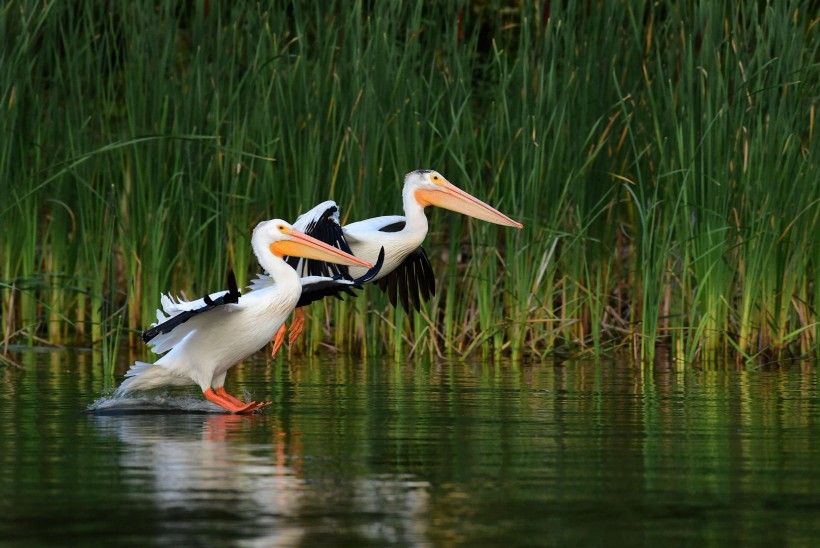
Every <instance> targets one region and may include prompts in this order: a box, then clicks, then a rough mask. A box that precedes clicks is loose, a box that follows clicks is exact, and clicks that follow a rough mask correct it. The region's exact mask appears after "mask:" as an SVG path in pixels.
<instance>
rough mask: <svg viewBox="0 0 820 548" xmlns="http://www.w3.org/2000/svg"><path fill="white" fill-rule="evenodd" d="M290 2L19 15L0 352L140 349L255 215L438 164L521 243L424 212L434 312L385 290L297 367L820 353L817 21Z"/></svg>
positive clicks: (392, 194) (350, 212)
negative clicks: (381, 358)
mask: <svg viewBox="0 0 820 548" xmlns="http://www.w3.org/2000/svg"><path fill="white" fill-rule="evenodd" d="M275 4H277V5H276V6H261V5H257V4H252V3H239V4H236V5H234V4H233V3H221V4H219V5H216V3H214V2H208V1H207V0H205V1H200V2H196V3H193V5H192V6H189V5H187V4H186V5H185V6H184V7H183V6H182V5H181V4H179V3H178V2H170V1H165V2H162V1H154V2H128V3H122V4H111V3H108V4H99V3H79V4H76V3H56V2H21V1H14V0H10V1H7V2H5V4H4V6H3V16H2V17H1V18H0V46H2V50H0V51H2V53H0V112H2V114H1V115H0V135H2V136H3V138H2V140H0V177H2V184H3V188H4V192H3V198H4V199H3V201H2V203H0V225H2V231H0V284H2V285H1V286H2V288H3V292H2V299H0V312H1V313H2V316H3V320H4V321H3V325H4V327H5V329H4V333H3V335H2V336H3V341H4V342H6V343H8V342H9V341H24V340H27V341H30V342H32V343H33V342H34V341H40V340H46V341H49V342H52V343H73V344H80V345H88V344H92V345H94V346H96V347H99V348H105V349H106V351H107V352H109V353H110V352H116V350H117V346H116V343H112V342H111V341H110V340H109V339H110V337H113V336H114V335H115V334H117V333H119V332H120V329H121V328H122V329H123V331H128V332H130V333H131V334H132V337H131V343H132V344H134V345H136V343H137V339H136V337H134V334H136V333H137V332H138V331H139V330H140V329H141V328H143V327H145V326H146V325H148V324H149V323H150V322H151V321H152V320H153V319H154V310H155V308H156V306H157V304H158V297H159V294H160V292H161V291H167V290H172V291H174V292H180V293H185V294H187V295H189V296H195V295H200V294H202V293H204V292H206V291H212V290H216V289H220V288H221V287H222V286H223V283H224V278H225V273H226V271H227V269H228V268H229V267H233V268H234V269H235V270H236V271H237V273H238V275H239V277H240V282H241V281H243V280H244V281H247V280H248V279H250V277H252V276H253V275H254V274H255V273H256V272H257V271H258V270H259V268H258V265H257V264H256V262H255V260H254V257H253V255H252V252H251V250H250V247H249V239H250V232H251V230H252V228H253V226H254V225H255V224H256V223H257V222H259V221H260V220H263V219H266V218H271V217H282V218H286V219H294V218H295V217H296V216H297V215H298V214H299V213H300V212H302V211H304V210H306V209H308V208H310V207H312V206H313V205H314V204H316V203H317V202H319V201H321V200H324V199H328V198H332V199H335V200H337V201H338V202H339V204H340V205H341V207H342V209H343V211H342V216H343V218H344V219H349V220H351V221H353V220H358V219H363V218H366V217H372V216H377V215H383V214H397V213H400V212H401V200H400V189H401V181H402V178H403V175H404V174H405V173H406V172H408V171H411V170H413V169H418V168H434V169H437V170H438V171H440V172H442V173H443V174H444V175H445V176H446V177H448V178H449V179H450V181H452V182H453V183H455V184H456V185H458V186H460V187H462V188H464V189H466V190H468V191H469V192H471V193H472V194H474V195H476V196H478V197H480V198H481V199H483V200H485V201H487V202H488V203H490V204H492V205H494V206H496V207H497V208H498V209H500V210H502V211H504V212H505V213H507V214H509V215H510V216H512V217H513V218H516V219H518V220H520V221H522V222H523V223H524V225H525V229H524V230H523V231H516V230H511V229H504V228H500V227H496V226H493V225H488V224H486V223H480V222H476V221H467V220H466V219H463V218H461V217H459V216H458V215H455V214H453V213H451V212H447V211H431V212H430V214H429V215H430V217H431V233H430V235H429V236H428V239H427V241H426V247H427V249H428V250H429V251H430V256H431V260H432V262H433V264H434V267H435V268H436V270H437V275H438V278H439V292H438V294H437V295H436V298H435V299H434V301H433V302H432V303H429V304H428V305H427V307H426V309H425V312H424V314H422V315H421V316H419V317H415V318H407V317H405V315H404V314H403V313H402V312H400V311H394V310H392V309H390V308H389V307H388V306H387V303H386V299H385V298H384V297H383V296H382V295H381V294H380V293H379V291H378V290H377V289H375V288H370V289H369V290H368V291H366V292H365V293H364V294H363V295H362V296H360V297H359V298H358V299H357V300H356V301H355V302H350V303H344V304H341V305H340V304H336V303H334V304H331V303H325V304H324V307H325V308H326V309H327V310H328V313H327V314H324V313H322V306H314V307H313V308H312V310H311V312H310V313H309V315H308V321H309V324H308V328H307V335H308V336H307V338H306V339H305V340H304V341H302V342H301V343H300V344H301V345H303V348H304V350H306V351H316V350H318V349H320V348H323V347H324V346H320V345H327V344H332V345H335V346H337V347H339V348H340V349H341V350H343V351H352V352H361V353H365V354H371V355H372V354H376V353H388V354H394V355H407V354H409V353H420V352H423V353H441V354H455V355H458V354H462V355H463V354H468V353H475V352H479V353H487V354H489V355H498V354H500V353H509V354H511V355H512V356H513V357H521V356H526V355H533V356H544V355H546V354H549V353H552V352H560V353H563V354H566V353H584V352H604V351H613V350H615V349H619V348H624V349H629V350H630V351H632V352H634V354H635V356H636V357H638V358H641V359H643V360H651V359H652V358H653V356H654V354H655V352H656V351H657V349H659V348H668V349H669V351H670V352H671V354H672V356H673V357H674V358H676V359H680V360H683V361H684V362H685V363H693V362H695V361H697V360H714V359H717V358H723V357H726V356H734V357H736V358H737V359H739V360H755V359H758V357H759V356H760V355H762V354H765V355H766V356H773V357H777V356H782V355H795V354H799V355H812V356H817V354H818V353H820V337H818V335H820V333H818V329H819V327H818V325H819V324H818V318H817V311H818V308H820V292H818V291H817V287H818V285H819V284H820V264H818V261H820V247H819V246H818V243H817V241H816V238H815V235H816V234H817V232H818V227H820V184H818V181H820V176H819V174H818V169H817V167H818V166H817V157H818V152H820V150H819V149H818V144H817V143H818V137H817V128H816V127H815V121H816V111H817V103H818V100H820V70H819V69H820V67H818V62H817V59H820V51H818V50H819V49H820V40H819V39H818V38H819V36H818V33H820V20H818V18H817V12H816V9H815V8H814V7H813V3H812V2H778V3H775V4H773V5H768V4H765V3H761V2H754V3H749V2H745V3H737V4H732V3H730V4H727V5H725V6H724V5H721V4H720V3H713V2H696V1H692V2H684V3H683V5H682V6H681V5H680V3H678V2H671V1H664V0H661V1H659V2H641V1H634V2H626V1H624V2H593V3H587V2H568V3H567V4H568V5H567V6H559V5H557V4H559V3H557V2H537V3H535V4H532V3H529V2H522V3H521V5H518V4H517V3H513V2H504V3H500V4H499V3H496V2H489V1H488V2H479V3H476V4H473V3H469V2H455V1H454V2H449V3H448V2H443V3H435V5H433V4H430V3H423V2H401V3H399V2H375V3H372V5H370V4H369V3H368V4H367V5H366V4H364V3H362V2H336V3H334V2H329V3H314V2H295V3H293V4H288V5H282V4H285V3H275ZM545 10H546V11H545ZM329 325H332V326H333V329H330V328H329V327H328V326H329ZM129 330H130V331H129ZM121 348H122V347H121ZM300 348H302V347H300ZM297 350H298V349H297Z"/></svg>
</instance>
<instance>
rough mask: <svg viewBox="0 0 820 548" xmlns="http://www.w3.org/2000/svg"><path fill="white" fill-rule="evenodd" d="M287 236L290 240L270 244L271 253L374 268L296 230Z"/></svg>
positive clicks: (289, 231) (293, 229)
mask: <svg viewBox="0 0 820 548" xmlns="http://www.w3.org/2000/svg"><path fill="white" fill-rule="evenodd" d="M287 235H288V239H286V240H282V241H279V242H274V243H272V244H270V251H271V253H273V254H274V255H276V256H277V257H286V256H288V257H302V258H305V259H316V260H319V261H325V262H328V263H336V264H341V265H346V266H363V267H365V268H372V267H373V265H372V264H370V263H368V262H365V261H362V260H359V259H357V258H356V257H354V256H353V255H351V254H349V253H345V252H344V251H342V250H341V249H337V248H335V247H333V246H331V245H328V244H326V243H324V242H322V241H319V240H317V239H316V238H313V237H311V236H308V235H307V234H305V233H303V232H299V231H298V230H296V229H295V228H291V229H289V230H288V232H287Z"/></svg>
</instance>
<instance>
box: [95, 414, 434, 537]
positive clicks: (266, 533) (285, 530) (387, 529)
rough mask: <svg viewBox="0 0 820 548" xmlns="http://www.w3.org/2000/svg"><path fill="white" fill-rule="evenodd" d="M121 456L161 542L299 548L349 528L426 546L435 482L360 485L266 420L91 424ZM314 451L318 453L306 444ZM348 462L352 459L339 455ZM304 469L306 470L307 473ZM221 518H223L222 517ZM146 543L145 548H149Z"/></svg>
mask: <svg viewBox="0 0 820 548" xmlns="http://www.w3.org/2000/svg"><path fill="white" fill-rule="evenodd" d="M88 420H89V421H90V422H91V423H92V424H93V425H94V426H95V427H96V428H97V430H98V431H99V432H100V433H101V434H103V435H105V434H109V435H111V436H112V437H116V438H117V439H119V441H120V442H122V443H123V444H125V445H126V447H125V450H122V451H118V454H119V459H120V468H121V469H122V471H123V477H124V478H125V481H126V486H125V487H126V489H129V490H133V492H134V493H135V496H137V497H140V498H141V499H145V498H146V497H148V500H149V501H150V502H151V503H153V505H154V506H155V508H156V512H155V513H156V514H157V515H158V516H161V517H160V518H159V519H160V520H162V521H161V523H160V524H159V530H160V531H161V532H160V533H159V534H160V535H161V536H160V537H158V538H157V539H156V540H165V541H167V540H168V538H169V537H176V536H177V535H179V534H181V535H184V536H185V537H186V538H189V539H190V538H191V535H192V533H193V534H196V529H197V528H198V527H199V526H200V525H204V523H203V521H202V520H207V521H208V524H209V525H210V526H211V528H210V529H208V528H207V527H203V528H202V530H201V531H200V534H201V535H203V536H200V537H197V538H202V539H203V541H204V538H205V537H204V535H207V534H210V532H211V531H214V530H216V531H218V532H221V533H222V534H228V535H230V534H232V532H234V531H241V535H242V539H243V541H242V544H244V545H249V546H282V545H287V546H290V545H298V544H300V543H302V542H304V541H305V540H306V539H310V538H314V537H313V536H312V535H314V534H318V535H321V536H323V537H326V536H327V535H328V534H329V533H330V534H332V533H333V529H334V524H337V525H343V526H344V527H345V529H347V530H349V531H350V532H351V533H354V534H355V535H358V536H360V537H361V538H362V539H363V540H364V541H366V543H372V544H376V545H387V544H396V543H398V544H410V545H414V544H415V545H418V544H422V545H425V544H428V540H429V539H428V538H427V533H428V531H427V528H428V526H429V525H428V519H429V517H428V513H429V510H430V509H429V497H430V494H429V490H430V484H429V483H428V482H427V481H423V480H419V479H418V478H417V477H415V476H412V475H409V474H405V475H391V474H380V475H362V476H359V477H357V476H356V475H355V474H352V473H351V472H350V471H349V470H347V469H346V468H345V467H344V466H340V465H339V463H340V461H339V460H337V459H328V458H326V457H327V455H325V456H323V457H322V458H318V457H317V453H313V454H309V455H308V454H304V449H303V447H304V446H303V445H302V444H300V443H297V442H295V439H296V438H298V437H299V436H298V434H297V435H294V434H290V435H287V434H286V433H285V432H284V431H282V430H281V429H280V428H278V427H277V425H276V422H274V419H273V418H272V417H269V416H267V415H255V416H246V415H227V414H210V415H191V414H162V413H146V414H119V415H89V416H88ZM305 445H309V446H312V445H313V444H305ZM339 458H340V459H343V460H344V461H345V462H347V459H349V455H340V457H339ZM300 463H304V464H300ZM219 516H224V517H222V518H220V517H219ZM149 543H151V542H148V543H144V544H149Z"/></svg>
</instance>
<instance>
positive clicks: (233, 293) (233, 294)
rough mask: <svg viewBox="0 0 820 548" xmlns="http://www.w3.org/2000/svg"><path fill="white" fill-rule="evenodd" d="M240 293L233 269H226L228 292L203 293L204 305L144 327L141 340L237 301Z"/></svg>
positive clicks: (165, 331)
mask: <svg viewBox="0 0 820 548" xmlns="http://www.w3.org/2000/svg"><path fill="white" fill-rule="evenodd" d="M240 296H241V293H239V289H238V288H237V286H236V277H235V276H234V273H233V270H229V271H228V292H227V293H225V294H223V295H220V296H219V297H217V298H216V299H211V297H210V295H205V297H204V298H203V300H204V301H205V305H204V306H200V307H199V308H197V309H194V310H186V311H185V312H180V313H179V314H177V315H176V316H174V317H173V318H168V319H167V320H165V321H164V322H162V323H161V324H159V325H156V326H154V327H152V328H151V329H146V330H145V331H143V332H142V340H143V342H146V343H147V342H148V341H150V340H151V339H153V338H154V337H156V336H157V335H161V334H163V333H170V332H171V331H173V330H174V328H175V327H176V326H178V325H181V324H183V323H185V322H187V321H188V320H190V319H191V318H193V317H194V316H196V315H197V314H202V313H203V312H207V311H208V310H211V309H212V308H216V307H217V306H222V305H225V304H236V303H238V302H239V297H240Z"/></svg>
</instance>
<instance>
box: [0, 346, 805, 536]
mask: <svg viewBox="0 0 820 548" xmlns="http://www.w3.org/2000/svg"><path fill="white" fill-rule="evenodd" d="M14 358H15V359H16V360H17V361H18V362H19V363H21V364H22V365H23V370H19V369H16V368H5V369H0V376H2V381H3V382H2V383H0V469H2V474H0V541H5V542H11V543H16V544H32V543H55V542H58V543H71V544H90V543H92V542H94V543H113V542H126V543H132V544H141V545H145V544H158V543H163V544H164V543H172V542H173V543H183V544H191V543H201V544H216V543H227V544H236V545H248V546H293V545H296V546H299V545H303V546H314V545H319V544H320V543H325V544H328V543H333V544H335V545H351V546H367V545H372V546H383V545H386V544H399V545H415V546H430V545H470V546H474V545H510V546H524V545H555V546H559V545H560V546H567V545H589V544H599V545H607V546H615V545H631V546H635V545H651V546H657V545H660V544H661V543H674V544H676V545H680V544H684V545H699V544H702V543H708V544H709V545H720V546H724V545H729V544H744V545H748V544H755V545H756V544H763V543H766V544H770V543H776V544H777V545H785V544H794V545H809V544H812V543H814V542H816V541H817V540H818V539H820V444H818V443H817V442H816V440H818V439H820V438H818V434H820V425H819V424H818V392H817V371H816V369H815V368H814V367H813V366H810V365H802V366H801V365H792V366H790V367H783V368H775V369H770V370H767V371H759V370H753V371H702V370H696V369H690V370H687V371H684V372H677V371H673V370H647V371H643V370H641V369H639V368H635V367H633V366H632V364H626V363H601V364H594V363H586V362H577V363H564V364H562V365H556V364H554V363H552V362H543V363H541V362H538V363H526V364H511V363H482V362H431V361H428V360H421V361H412V360H411V361H409V362H405V363H395V362H392V361H385V360H379V359H372V360H367V361H364V362H363V361H361V360H355V359H347V358H338V359H337V358H321V359H299V360H292V361H290V362H289V361H288V360H287V359H285V358H282V359H279V360H277V361H275V362H273V363H266V362H265V360H264V358H263V357H262V356H260V357H259V359H258V360H256V361H249V362H246V363H245V364H244V365H243V366H241V367H240V368H237V369H235V370H234V371H232V373H231V374H230V375H229V377H228V388H229V389H230V390H231V391H233V392H234V393H237V394H238V395H241V394H242V393H243V392H248V393H249V394H250V395H252V396H253V398H254V399H257V400H260V399H264V400H271V401H273V405H272V406H271V407H270V408H268V409H266V410H265V411H264V412H263V413H261V414H259V415H252V416H234V415H225V414H221V413H213V412H205V411H207V409H208V408H207V407H205V408H204V409H200V410H199V412H186V413H181V412H178V411H175V410H174V409H166V410H164V411H160V412H151V413H133V412H129V413H125V412H123V413H108V414H88V413H84V409H85V408H86V407H87V406H88V405H89V404H91V403H93V402H94V401H95V400H97V399H98V398H99V397H100V395H101V394H102V393H103V391H104V390H105V389H106V387H107V385H108V384H110V382H111V381H110V379H106V378H105V377H104V376H103V375H102V373H101V372H100V371H101V368H100V366H99V365H98V364H95V363H94V361H95V357H94V355H93V354H91V353H75V352H67V351H60V352H20V353H18V354H15V356H14ZM126 367H127V364H126V363H123V364H122V367H121V371H119V376H118V377H117V380H119V379H121V374H122V372H124V370H125V368H126ZM192 396H194V397H197V396H196V393H195V391H187V392H186V391H182V392H175V393H173V394H171V395H170V397H171V398H172V399H174V401H184V400H185V398H189V400H190V398H191V397H192Z"/></svg>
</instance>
